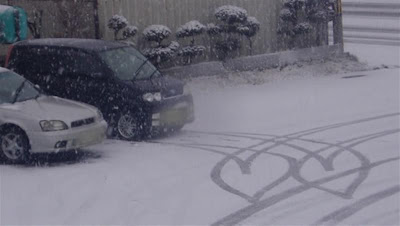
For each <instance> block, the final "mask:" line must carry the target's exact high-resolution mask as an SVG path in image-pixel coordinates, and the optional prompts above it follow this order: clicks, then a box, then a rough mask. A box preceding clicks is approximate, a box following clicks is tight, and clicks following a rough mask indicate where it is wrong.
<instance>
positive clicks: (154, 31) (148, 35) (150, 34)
mask: <svg viewBox="0 0 400 226" xmlns="http://www.w3.org/2000/svg"><path fill="white" fill-rule="evenodd" d="M171 33H172V32H171V29H169V28H168V27H167V26H164V25H151V26H149V27H147V28H146V29H144V31H143V36H144V38H145V39H146V40H147V41H149V42H157V43H158V45H159V46H161V42H162V41H163V40H164V39H166V38H168V37H169V36H170V35H171Z"/></svg>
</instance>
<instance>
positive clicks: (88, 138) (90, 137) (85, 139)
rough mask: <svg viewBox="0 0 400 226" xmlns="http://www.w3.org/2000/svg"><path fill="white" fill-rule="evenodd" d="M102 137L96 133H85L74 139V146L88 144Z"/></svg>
mask: <svg viewBox="0 0 400 226" xmlns="http://www.w3.org/2000/svg"><path fill="white" fill-rule="evenodd" d="M101 139H102V135H101V134H98V133H89V134H85V135H83V136H82V137H80V138H78V139H76V140H74V146H83V145H89V144H92V143H94V142H96V141H99V140H101Z"/></svg>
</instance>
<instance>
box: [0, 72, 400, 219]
mask: <svg viewBox="0 0 400 226" xmlns="http://www.w3.org/2000/svg"><path fill="white" fill-rule="evenodd" d="M299 70H300V69H299ZM293 73H295V71H294V72H293ZM399 73H400V71H399V69H388V70H377V71H371V72H359V73H351V74H346V75H343V74H342V75H340V74H338V75H332V76H307V75H302V76H288V77H279V76H278V77H274V76H272V77H271V79H270V81H269V82H267V83H266V84H263V85H257V86H254V85H227V84H224V83H223V81H224V80H218V79H216V80H213V78H202V79H198V80H195V81H193V82H192V83H191V85H192V89H193V93H194V96H195V102H196V113H197V121H196V122H195V123H194V124H192V125H190V126H188V127H186V128H185V129H184V130H183V131H182V132H181V133H178V134H175V135H173V136H171V137H167V138H160V139H157V140H153V141H150V142H146V143H130V142H122V141H114V140H108V141H106V142H105V144H103V145H100V146H97V147H94V148H92V149H90V150H86V151H85V152H83V153H82V154H80V155H79V156H78V157H73V156H70V159H69V161H65V160H60V159H59V157H54V159H51V161H50V164H49V165H47V166H41V167H31V166H27V167H25V166H8V165H0V223H1V224H3V225H31V224H35V225H76V224H85V225H86V224H87V225H97V224H101V225H111V224H112V225H189V224H190V225H209V224H215V225H219V224H224V225H232V224H246V225H310V224H318V225H319V224H323V225H330V224H333V225H334V224H351V225H366V224H369V225H399V224H400V219H399V214H398V213H399V207H400V205H399V191H400V181H399V176H400V175H399V157H400V154H399V149H400V147H399V122H400V121H399V119H400V115H399V112H400V110H399V103H400V99H399V90H400V89H399V81H400V80H399V78H400V77H399ZM364 75H365V76H364ZM265 76H266V78H269V76H268V75H265ZM221 87H222V88H221Z"/></svg>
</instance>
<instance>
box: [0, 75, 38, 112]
mask: <svg viewBox="0 0 400 226" xmlns="http://www.w3.org/2000/svg"><path fill="white" fill-rule="evenodd" d="M39 95H40V92H39V91H38V90H37V89H36V88H35V87H34V86H33V85H32V83H30V82H29V81H28V80H26V79H24V78H23V77H21V76H20V75H17V74H15V73H14V72H11V71H7V72H2V73H0V104H4V103H9V104H12V103H15V102H22V101H26V100H30V99H34V98H36V97H38V96H39Z"/></svg>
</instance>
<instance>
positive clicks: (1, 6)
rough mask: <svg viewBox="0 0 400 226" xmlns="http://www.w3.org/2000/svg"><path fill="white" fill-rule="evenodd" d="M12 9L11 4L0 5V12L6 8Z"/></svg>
mask: <svg viewBox="0 0 400 226" xmlns="http://www.w3.org/2000/svg"><path fill="white" fill-rule="evenodd" d="M9 9H12V7H11V6H8V5H0V13H3V12H5V11H6V10H9Z"/></svg>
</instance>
